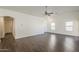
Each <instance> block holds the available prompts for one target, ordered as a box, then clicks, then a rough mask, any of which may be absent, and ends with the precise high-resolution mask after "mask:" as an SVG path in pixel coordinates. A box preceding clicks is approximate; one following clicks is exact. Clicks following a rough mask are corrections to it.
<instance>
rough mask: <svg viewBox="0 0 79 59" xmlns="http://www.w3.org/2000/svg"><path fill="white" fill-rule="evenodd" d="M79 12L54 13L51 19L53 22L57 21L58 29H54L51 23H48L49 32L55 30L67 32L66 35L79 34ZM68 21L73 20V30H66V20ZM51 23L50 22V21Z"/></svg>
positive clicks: (62, 32)
mask: <svg viewBox="0 0 79 59" xmlns="http://www.w3.org/2000/svg"><path fill="white" fill-rule="evenodd" d="M78 15H79V12H69V13H61V14H58V15H52V16H51V19H52V21H53V22H55V23H56V30H55V31H52V30H51V27H50V25H48V32H54V33H59V34H66V35H73V36H79V18H78ZM66 21H73V22H74V25H73V27H74V28H73V31H71V32H68V31H66V30H65V25H64V24H65V22H66ZM48 24H49V22H48Z"/></svg>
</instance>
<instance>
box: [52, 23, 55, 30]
mask: <svg viewBox="0 0 79 59" xmlns="http://www.w3.org/2000/svg"><path fill="white" fill-rule="evenodd" d="M51 30H55V23H54V22H52V23H51Z"/></svg>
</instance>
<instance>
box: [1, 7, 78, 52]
mask: <svg viewBox="0 0 79 59" xmlns="http://www.w3.org/2000/svg"><path fill="white" fill-rule="evenodd" d="M78 15H79V6H0V52H79V16H78Z"/></svg>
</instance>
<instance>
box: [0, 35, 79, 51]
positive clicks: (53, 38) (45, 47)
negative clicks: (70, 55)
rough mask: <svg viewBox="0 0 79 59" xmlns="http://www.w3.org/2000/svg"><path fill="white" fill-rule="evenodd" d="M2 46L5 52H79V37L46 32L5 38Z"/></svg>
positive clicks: (0, 44) (0, 45)
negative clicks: (16, 37)
mask: <svg viewBox="0 0 79 59" xmlns="http://www.w3.org/2000/svg"><path fill="white" fill-rule="evenodd" d="M0 47H1V49H0V51H4V52H5V51H8V52H78V51H79V37H73V36H66V35H60V34H50V33H45V34H41V35H36V36H30V37H25V38H20V39H16V40H14V39H12V40H11V39H7V40H6V39H3V41H2V42H1V43H0ZM2 49H3V50H2Z"/></svg>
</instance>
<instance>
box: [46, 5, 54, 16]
mask: <svg viewBox="0 0 79 59" xmlns="http://www.w3.org/2000/svg"><path fill="white" fill-rule="evenodd" d="M44 13H45V15H47V16H51V14H54V13H53V12H48V9H47V6H45V12H44Z"/></svg>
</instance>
